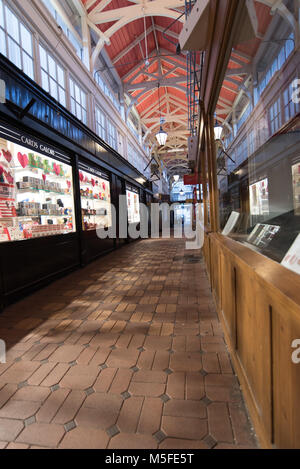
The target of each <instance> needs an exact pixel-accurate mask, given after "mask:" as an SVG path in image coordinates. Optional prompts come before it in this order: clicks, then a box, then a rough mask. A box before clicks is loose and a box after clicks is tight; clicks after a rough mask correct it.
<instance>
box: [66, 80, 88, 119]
mask: <svg viewBox="0 0 300 469" xmlns="http://www.w3.org/2000/svg"><path fill="white" fill-rule="evenodd" d="M76 86H77V88H78V89H79V92H80V102H79V101H77V97H76ZM72 88H73V91H74V94H72ZM83 94H84V95H85V107H84V106H83V105H82V95H83ZM69 99H70V112H71V113H72V114H73V115H74V116H75V117H77V119H79V120H80V121H81V122H82V123H83V124H85V125H88V112H87V100H88V93H87V91H85V89H84V88H83V87H82V86H81V85H80V84H79V82H78V81H77V80H75V79H74V78H73V76H72V75H71V74H70V75H69ZM72 101H74V103H75V112H73V107H72ZM78 106H79V107H80V110H81V112H80V115H81V117H79V115H78V114H77V107H78ZM82 110H84V113H85V119H83V118H82Z"/></svg>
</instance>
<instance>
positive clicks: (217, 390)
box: [0, 239, 256, 449]
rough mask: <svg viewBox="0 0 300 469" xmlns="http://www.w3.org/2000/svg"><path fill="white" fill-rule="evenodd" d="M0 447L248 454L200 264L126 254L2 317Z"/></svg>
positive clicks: (178, 251) (164, 248) (167, 250)
mask: <svg viewBox="0 0 300 469" xmlns="http://www.w3.org/2000/svg"><path fill="white" fill-rule="evenodd" d="M0 338H1V339H4V340H5V341H6V342H7V346H8V349H9V350H8V356H7V361H8V362H7V364H6V365H0V448H5V447H7V448H28V447H31V448H37V447H50V448H57V447H58V448H117V449H120V448H151V449H155V448H162V449H170V448H171V449H177V448H188V449H194V448H201V449H202V448H203V449H205V448H240V447H243V448H253V447H255V446H256V443H255V439H254V436H253V434H252V433H251V430H250V424H249V421H248V419H247V414H246V411H245V408H244V405H243V401H242V396H241V392H240V389H239V384H238V381H237V379H236V377H235V375H234V374H233V372H232V367H231V363H230V359H229V356H228V353H227V350H226V346H225V343H224V338H223V334H222V330H221V327H220V323H219V321H218V319H217V316H216V313H215V310H214V305H213V302H212V298H211V294H210V290H209V284H208V280H207V276H206V273H205V269H204V264H203V261H202V260H201V258H200V255H199V253H198V252H195V251H191V252H188V251H185V244H184V241H183V240H174V239H171V240H145V241H140V242H138V243H134V244H130V245H128V246H126V247H124V248H122V249H121V250H119V251H117V252H114V253H113V254H110V255H108V256H106V257H104V258H101V259H99V260H98V261H97V262H95V263H93V264H92V265H89V266H88V267H86V268H85V269H84V270H81V271H77V272H75V273H73V274H71V275H69V276H68V277H65V278H64V279H61V280H59V281H57V282H55V283H54V284H52V285H50V286H49V287H47V288H45V289H43V290H41V291H39V292H37V293H36V294H34V295H32V296H30V297H28V298H26V299H25V300H23V301H22V302H19V303H18V304H16V305H13V306H11V307H9V308H8V309H6V311H5V312H4V313H3V314H2V315H1V316H0Z"/></svg>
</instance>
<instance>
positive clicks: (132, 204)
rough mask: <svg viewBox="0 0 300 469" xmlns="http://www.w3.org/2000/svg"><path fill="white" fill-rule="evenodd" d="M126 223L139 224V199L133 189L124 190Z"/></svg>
mask: <svg viewBox="0 0 300 469" xmlns="http://www.w3.org/2000/svg"><path fill="white" fill-rule="evenodd" d="M126 200H127V212H128V223H140V221H141V216H140V198H139V194H138V193H137V192H135V189H133V188H128V187H127V188H126Z"/></svg>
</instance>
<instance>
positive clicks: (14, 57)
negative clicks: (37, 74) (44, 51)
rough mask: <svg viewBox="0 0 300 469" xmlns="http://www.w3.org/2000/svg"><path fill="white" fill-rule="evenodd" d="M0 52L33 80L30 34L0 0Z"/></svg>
mask: <svg viewBox="0 0 300 469" xmlns="http://www.w3.org/2000/svg"><path fill="white" fill-rule="evenodd" d="M0 52H1V54H3V55H5V56H6V57H7V58H8V59H9V60H10V61H11V62H13V63H14V64H15V65H16V66H17V67H18V68H20V69H21V70H23V72H24V73H26V75H28V76H29V77H30V78H32V79H34V66H33V44H32V34H31V32H30V31H29V30H28V29H27V28H26V26H25V25H24V24H23V23H22V22H21V21H20V20H19V18H18V17H17V16H16V15H15V14H14V13H13V12H12V10H11V9H10V8H8V6H7V5H5V3H4V2H3V1H2V0H0Z"/></svg>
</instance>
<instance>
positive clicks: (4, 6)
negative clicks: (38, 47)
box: [0, 0, 35, 80]
mask: <svg viewBox="0 0 300 469" xmlns="http://www.w3.org/2000/svg"><path fill="white" fill-rule="evenodd" d="M0 4H1V6H0V8H2V13H3V23H4V25H3V26H2V25H0V31H2V32H3V33H4V36H5V54H3V55H4V56H5V57H6V58H7V59H8V60H9V61H10V62H11V63H13V64H14V65H15V66H16V67H17V68H18V69H19V70H22V71H23V73H25V75H27V76H28V77H29V78H30V79H31V80H35V53H34V36H33V32H32V30H31V28H29V27H28V25H27V22H26V21H25V22H23V21H22V20H21V19H20V17H19V14H18V12H16V11H15V9H14V8H12V6H11V5H10V4H8V3H7V2H6V1H4V0H1V1H0ZM6 9H7V10H9V11H10V13H11V14H12V15H13V16H14V17H15V18H16V19H17V22H18V36H19V42H17V41H16V39H15V38H14V37H13V36H12V35H11V34H10V33H9V32H8V27H7V14H6ZM22 26H23V28H24V29H25V30H26V31H27V32H28V33H29V35H30V38H31V53H32V55H30V54H29V53H28V52H27V50H25V49H24V47H23V44H22ZM9 40H10V41H12V43H13V44H14V45H15V47H17V48H18V50H19V54H20V55H19V58H20V66H19V65H17V61H13V60H12V59H11V57H10V47H9ZM24 55H25V56H26V57H27V58H28V59H29V60H30V61H31V64H32V75H30V74H28V73H27V71H26V68H25V66H24V64H25V62H24Z"/></svg>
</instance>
